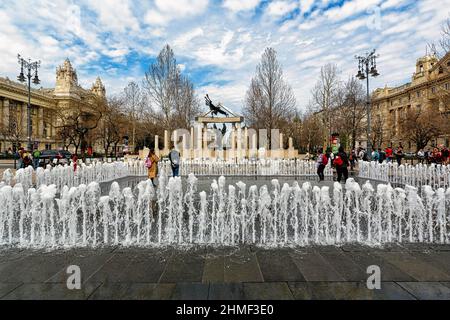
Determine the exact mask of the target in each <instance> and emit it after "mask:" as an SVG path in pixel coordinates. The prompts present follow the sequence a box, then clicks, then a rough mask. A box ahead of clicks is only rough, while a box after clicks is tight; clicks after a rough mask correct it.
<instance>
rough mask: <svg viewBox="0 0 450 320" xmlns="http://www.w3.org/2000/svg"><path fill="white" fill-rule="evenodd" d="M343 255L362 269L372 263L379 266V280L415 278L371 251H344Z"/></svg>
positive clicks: (408, 279)
mask: <svg viewBox="0 0 450 320" xmlns="http://www.w3.org/2000/svg"><path fill="white" fill-rule="evenodd" d="M344 255H346V256H347V257H349V258H350V259H352V260H353V261H355V262H356V263H357V264H358V265H359V266H360V267H361V269H363V270H366V271H367V268H368V267H369V266H372V265H376V266H379V267H380V271H381V281H415V279H414V278H413V277H412V276H411V275H409V274H407V273H405V272H404V271H402V270H401V269H399V268H397V267H396V266H395V265H393V264H391V263H389V262H388V261H387V260H386V259H383V258H382V257H380V256H379V255H375V254H374V253H372V252H351V253H350V252H344Z"/></svg>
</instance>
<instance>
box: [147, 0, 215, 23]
mask: <svg viewBox="0 0 450 320" xmlns="http://www.w3.org/2000/svg"><path fill="white" fill-rule="evenodd" d="M154 4H155V8H154V9H150V10H149V11H148V12H147V14H146V15H145V18H144V20H145V22H146V23H148V24H151V25H167V24H168V23H169V22H171V21H172V20H176V19H183V18H186V17H190V16H196V15H199V14H202V13H203V12H204V11H205V10H206V8H207V7H208V0H177V1H167V0H155V3H154Z"/></svg>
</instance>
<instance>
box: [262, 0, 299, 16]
mask: <svg viewBox="0 0 450 320" xmlns="http://www.w3.org/2000/svg"><path fill="white" fill-rule="evenodd" d="M295 8H297V3H296V2H294V1H286V0H279V1H275V2H271V3H270V4H269V5H268V6H267V14H268V15H270V16H273V17H282V16H284V15H285V14H287V13H289V12H291V11H292V10H294V9H295Z"/></svg>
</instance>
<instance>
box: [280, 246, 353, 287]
mask: <svg viewBox="0 0 450 320" xmlns="http://www.w3.org/2000/svg"><path fill="white" fill-rule="evenodd" d="M289 254H290V256H291V257H292V260H293V261H294V263H295V264H296V265H297V268H298V269H299V270H300V272H301V273H302V275H303V276H304V278H305V279H306V280H307V281H344V280H345V279H344V277H343V276H341V275H340V274H339V273H338V272H337V271H336V269H335V268H333V266H332V265H331V264H330V263H329V262H328V261H327V260H325V259H324V258H323V257H322V256H321V255H320V254H318V253H315V252H299V251H297V252H295V251H294V252H290V253H289Z"/></svg>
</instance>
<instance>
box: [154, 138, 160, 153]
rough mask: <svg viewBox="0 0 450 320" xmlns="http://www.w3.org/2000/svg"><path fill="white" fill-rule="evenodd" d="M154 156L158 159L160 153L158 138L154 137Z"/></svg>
mask: <svg viewBox="0 0 450 320" xmlns="http://www.w3.org/2000/svg"><path fill="white" fill-rule="evenodd" d="M155 154H156V155H157V156H158V157H159V155H160V151H159V136H158V135H155Z"/></svg>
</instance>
